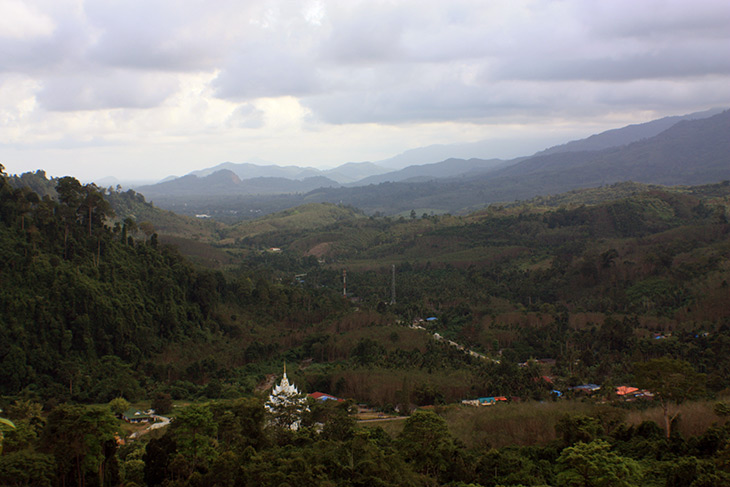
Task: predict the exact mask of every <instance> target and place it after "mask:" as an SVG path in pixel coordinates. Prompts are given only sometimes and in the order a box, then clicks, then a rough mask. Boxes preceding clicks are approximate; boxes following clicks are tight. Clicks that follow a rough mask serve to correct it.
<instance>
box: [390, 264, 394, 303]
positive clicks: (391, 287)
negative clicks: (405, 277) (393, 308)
mask: <svg viewBox="0 0 730 487" xmlns="http://www.w3.org/2000/svg"><path fill="white" fill-rule="evenodd" d="M390 304H395V264H393V281H392V283H391V285H390Z"/></svg>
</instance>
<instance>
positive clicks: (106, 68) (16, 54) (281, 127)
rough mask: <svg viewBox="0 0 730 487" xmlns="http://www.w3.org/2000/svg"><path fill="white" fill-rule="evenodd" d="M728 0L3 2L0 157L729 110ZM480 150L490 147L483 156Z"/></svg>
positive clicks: (36, 164) (538, 136) (115, 156)
mask: <svg viewBox="0 0 730 487" xmlns="http://www.w3.org/2000/svg"><path fill="white" fill-rule="evenodd" d="M729 26H730V2H728V1H727V0H692V1H688V0H640V1H638V0H626V1H624V0H604V1H587V0H553V1H548V0H542V1H540V0H534V1H530V0H504V1H500V0H465V1H461V0H448V1H444V0H414V1H378V0H365V1H349V0H332V1H329V0H311V1H310V0H300V1H284V0H271V1H246V0H230V1H229V0H215V1H204V0H86V1H84V0H0V163H2V164H3V165H4V166H5V168H6V171H7V172H9V173H20V172H24V171H28V170H35V169H39V168H42V169H45V170H46V171H47V172H48V174H50V175H54V176H62V175H66V174H71V175H74V176H76V177H79V178H81V179H88V178H100V177H103V176H110V175H113V176H116V177H118V178H120V179H150V178H151V179H155V178H162V177H165V176H168V175H171V174H175V175H183V174H186V173H188V172H190V171H192V170H195V169H202V168H205V167H210V166H213V165H216V164H219V163H221V162H225V161H232V162H246V161H250V160H266V161H271V162H272V163H277V164H281V165H290V164H297V165H307V166H314V167H320V168H323V167H333V166H336V165H339V164H342V163H345V162H349V161H366V160H369V161H377V160H380V159H385V158H388V157H391V156H394V155H396V154H398V153H400V152H403V151H405V150H407V149H411V148H415V147H420V146H427V145H430V144H451V143H462V142H474V141H479V140H485V139H487V140H493V141H494V153H493V154H490V155H491V156H494V157H502V158H507V157H514V156H518V155H527V154H530V153H532V152H535V151H536V150H539V149H542V148H545V147H547V146H548V145H554V144H557V143H562V142H566V141H568V140H570V139H574V138H582V137H585V136H588V135H590V134H592V133H597V132H600V131H603V130H606V129H610V128H616V127H620V126H624V125H627V124H631V123H638V122H645V121H649V120H652V119H655V118H660V117H662V116H666V115H679V114H685V113H690V112H693V111H699V110H704V109H708V108H712V107H730V27H729ZM482 155H484V154H482Z"/></svg>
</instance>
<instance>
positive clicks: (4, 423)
mask: <svg viewBox="0 0 730 487" xmlns="http://www.w3.org/2000/svg"><path fill="white" fill-rule="evenodd" d="M3 426H7V427H9V428H15V425H14V424H13V422H12V421H10V420H9V419H5V418H0V453H2V452H3Z"/></svg>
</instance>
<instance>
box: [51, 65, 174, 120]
mask: <svg viewBox="0 0 730 487" xmlns="http://www.w3.org/2000/svg"><path fill="white" fill-rule="evenodd" d="M177 87H178V85H177V81H176V80H174V79H172V78H170V77H165V76H161V75H155V74H140V73H129V72H124V71H108V72H96V73H79V74H77V75H73V76H61V77H53V78H49V79H47V80H46V81H45V82H44V87H43V89H42V90H41V91H40V92H39V93H38V95H37V96H38V101H39V102H40V103H41V105H42V106H43V107H44V108H46V109H48V110H53V111H73V110H100V109H109V108H150V107H154V106H157V105H159V104H160V103H162V102H163V101H164V100H165V99H166V98H167V97H168V96H170V95H171V94H172V93H174V92H175V91H176V90H177Z"/></svg>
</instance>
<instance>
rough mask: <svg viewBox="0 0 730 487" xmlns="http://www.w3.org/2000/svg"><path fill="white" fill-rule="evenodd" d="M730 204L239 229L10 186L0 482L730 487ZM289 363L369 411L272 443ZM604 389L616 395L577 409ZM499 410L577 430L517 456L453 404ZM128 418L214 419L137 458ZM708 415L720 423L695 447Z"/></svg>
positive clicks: (103, 198) (296, 375)
mask: <svg viewBox="0 0 730 487" xmlns="http://www.w3.org/2000/svg"><path fill="white" fill-rule="evenodd" d="M729 201H730V185H729V184H728V183H727V182H723V183H718V184H711V185H705V186H697V187H674V188H669V187H658V186H651V187H649V186H643V185H636V184H632V183H626V184H619V185H613V186H607V187H602V188H598V189H595V190H591V191H575V192H572V193H568V194H563V195H555V196H551V197H541V198H536V199H534V200H530V201H526V202H519V203H515V204H512V205H500V206H497V205H493V206H491V207H489V208H486V209H484V210H482V211H479V212H476V213H472V214H470V215H464V216H451V215H431V214H428V213H424V214H421V215H419V214H417V213H416V212H415V211H412V212H411V213H410V215H408V216H406V217H384V216H379V215H365V214H363V213H362V212H360V211H359V210H357V209H355V208H351V207H347V206H342V205H333V204H320V203H316V204H309V205H306V206H303V207H300V208H297V209H294V210H287V211H285V212H283V213H280V214H274V215H270V216H267V217H265V218H262V219H260V220H257V221H254V222H251V223H243V224H237V225H230V226H225V225H221V224H218V223H215V222H210V221H199V220H195V219H190V218H184V217H180V216H177V215H173V214H171V213H169V212H163V211H160V210H158V209H156V208H155V207H154V206H153V205H151V204H149V203H148V202H146V201H145V199H144V197H142V196H141V195H139V194H137V193H135V192H134V191H122V190H121V188H116V189H115V188H107V189H105V188H99V187H97V186H95V185H93V184H86V185H84V184H81V183H79V182H78V181H77V180H76V179H74V178H71V177H64V178H58V179H50V180H49V179H47V178H46V175H45V174H44V173H43V172H42V171H39V172H36V173H32V174H30V173H29V174H26V175H21V176H8V175H6V174H4V173H2V171H0V284H1V285H0V334H1V335H0V365H1V366H0V394H1V395H2V397H0V406H1V407H2V409H3V410H4V412H3V415H6V416H7V417H8V418H9V419H11V420H12V421H13V423H14V425H15V428H14V429H7V430H6V431H5V439H4V450H3V452H2V456H0V479H1V480H2V482H4V483H5V484H8V485H87V484H88V485H119V483H120V482H122V481H123V482H124V485H163V484H164V485H284V484H286V483H289V484H290V485H294V484H296V485H309V484H311V485H315V484H316V485H374V483H373V482H375V479H377V481H378V482H380V484H381V485H446V484H448V485H468V484H473V485H484V486H492V485H520V484H521V485H640V484H641V485H697V486H699V485H726V484H724V483H723V482H727V481H728V472H730V469H729V468H728V463H727V461H726V460H725V458H726V456H727V451H728V439H729V438H730V436H729V435H730V430H728V428H727V427H725V426H724V419H723V418H724V417H725V416H724V415H725V414H726V410H727V406H726V405H725V403H724V402H722V401H724V398H725V391H726V390H727V389H728V387H730V358H728V357H727V354H726V353H725V351H726V349H727V346H728V343H730V326H728V325H729V324H730V308H729V307H728V306H727V303H728V301H729V298H730V287H729V286H728V280H730V266H728V262H729V259H728V257H730V240H728V234H729V232H730V224H728V221H727V214H728V202H729ZM171 243H174V244H175V245H170V244H171ZM187 256H190V257H192V258H193V259H194V260H192V261H191V260H190V259H189V258H188V257H187ZM343 270H344V271H346V284H345V282H343V277H344V274H343ZM343 294H344V296H343ZM426 318H432V319H430V320H426ZM449 341H451V342H452V343H449ZM468 352H471V353H468ZM662 361H664V362H662ZM283 362H286V363H287V364H289V370H290V378H291V380H293V381H294V382H296V384H297V386H298V387H300V389H302V390H304V391H305V392H314V391H323V392H327V393H329V394H334V395H337V396H340V397H344V398H349V399H351V401H350V402H349V403H345V404H343V405H340V406H335V405H326V406H325V405H316V404H314V405H313V407H312V408H311V414H310V416H308V417H307V418H304V421H303V424H304V425H305V427H304V428H303V429H302V431H298V432H296V433H294V432H292V431H287V430H280V429H276V428H274V429H272V428H271V427H270V425H269V422H267V419H266V417H265V416H264V413H263V408H262V404H263V403H262V399H263V398H262V393H263V394H265V393H266V390H267V389H266V387H264V388H263V389H259V386H260V385H262V384H264V385H265V384H267V382H266V380H267V379H268V378H270V377H272V374H276V373H279V372H280V370H281V365H282V363H283ZM641 364H650V365H652V364H653V365H654V368H652V367H650V366H648V365H647V366H645V367H642V366H641ZM670 369H671V370H674V371H675V372H674V373H673V374H672V375H671V376H672V377H673V378H674V381H673V382H672V381H670V382H668V383H664V382H662V380H664V379H665V377H664V376H663V375H662V374H661V372H662V371H663V370H670ZM657 371H658V373H657ZM680 378H681V379H682V380H685V381H686V382H685V383H684V384H685V386H681V387H679V386H678V384H679V385H681V384H683V383H682V382H681V381H680ZM586 383H594V384H600V385H601V386H602V387H601V389H600V392H598V393H596V394H593V395H590V396H582V395H581V393H580V392H579V390H578V389H574V386H578V385H580V384H586ZM619 385H636V386H638V387H642V388H646V389H651V390H652V391H653V392H654V394H655V396H654V397H655V399H654V401H652V402H651V404H654V405H658V406H661V408H660V409H661V410H662V412H661V413H660V414H659V416H657V417H656V418H655V421H657V422H658V424H659V425H658V426H657V424H655V423H649V422H646V423H642V422H641V421H635V420H632V419H630V418H629V417H628V416H627V414H628V413H629V412H630V413H631V414H635V413H636V414H638V413H637V411H641V410H642V409H646V408H647V407H649V405H650V404H649V403H648V402H643V403H641V402H637V403H623V402H619V403H615V401H616V396H615V394H613V391H614V390H615V387H616V386H619ZM689 385H692V387H689ZM554 390H557V391H560V392H561V393H562V398H561V399H560V401H557V402H555V403H553V402H552V401H554V400H556V399H557V396H556V394H555V393H554V392H553V391H554ZM257 391H258V392H257ZM262 391H263V392H262ZM486 396H505V397H506V398H508V399H509V400H510V401H512V402H515V403H517V402H518V401H524V403H523V404H531V403H533V402H534V404H541V403H540V402H539V401H546V403H543V404H555V405H556V406H555V407H558V408H562V409H559V410H560V411H562V412H563V413H570V414H569V415H567V416H564V415H561V416H558V415H556V416H555V417H554V418H553V419H551V420H550V421H544V423H545V424H546V425H549V427H548V426H544V427H543V428H542V429H541V430H540V431H541V433H540V434H538V435H536V438H537V437H539V438H543V439H542V440H539V442H537V440H532V441H528V440H517V439H516V438H517V437H516V436H513V437H511V438H512V439H511V440H507V441H508V442H509V441H512V442H513V443H514V444H513V446H511V447H507V446H505V445H504V444H503V443H497V437H498V435H497V434H496V433H493V434H492V436H491V439H490V438H486V439H485V438H481V439H477V436H478V435H477V434H478V433H479V432H480V431H493V430H490V429H489V428H491V426H487V425H485V424H482V423H480V422H482V421H484V419H483V418H482V419H480V418H481V417H477V416H475V417H473V418H472V417H471V416H470V415H469V414H470V413H467V412H465V411H467V410H463V409H461V408H459V407H456V406H447V405H448V404H453V403H458V402H459V401H461V400H463V399H473V398H477V397H486ZM122 397H123V398H124V399H125V400H127V401H132V402H136V401H143V402H144V401H150V400H152V399H155V398H157V399H158V400H160V398H163V399H164V398H166V400H172V401H178V402H179V401H193V402H194V404H195V405H194V406H191V407H189V408H185V409H182V410H179V411H177V412H175V416H176V421H175V422H173V426H170V427H169V428H168V429H166V430H164V431H163V432H162V433H160V434H159V435H155V436H150V437H148V438H146V439H144V440H140V441H136V442H133V443H131V444H129V445H125V446H123V447H119V446H118V445H117V444H116V440H115V439H114V438H115V434H118V433H119V423H118V420H117V419H115V418H114V417H113V416H112V415H111V412H110V410H109V408H108V407H106V406H103V407H101V406H98V404H99V403H108V402H109V401H112V400H117V399H119V398H122ZM566 398H567V399H566ZM580 398H583V400H584V401H588V404H589V406H585V407H586V408H588V409H585V410H581V411H580V413H579V414H576V413H575V411H574V410H573V409H572V408H575V407H583V406H579V405H580V404H585V402H584V401H581V400H578V399H580ZM596 398H600V399H601V401H614V404H615V405H614V406H606V408H607V409H606V408H604V409H601V408H599V407H598V406H597V405H595V404H594V403H595V402H597V399H596ZM697 399H705V400H707V399H709V400H710V401H711V403H710V406H707V404H705V406H702V407H705V408H708V407H709V409H710V414H711V417H712V418H715V420H716V421H717V424H716V425H715V426H713V427H711V428H709V429H708V428H707V426H703V427H701V426H695V427H690V426H689V425H687V424H685V425H684V426H683V423H682V421H683V416H682V414H681V411H686V410H684V409H681V408H682V407H684V406H683V405H685V404H686V403H687V401H693V400H697ZM718 401H719V402H718ZM353 402H361V403H367V404H369V405H371V406H374V407H376V408H378V409H379V410H381V411H383V412H386V413H387V412H393V411H395V410H397V411H400V412H402V413H408V412H410V411H412V410H413V409H414V408H415V407H423V406H434V405H435V406H436V407H437V408H438V409H437V412H438V414H434V413H433V412H428V413H426V412H418V413H414V414H413V415H412V416H411V417H410V418H409V419H408V420H407V421H405V423H401V424H402V431H401V432H399V433H394V434H392V435H391V434H388V433H386V432H384V431H383V430H381V429H363V428H362V427H359V426H357V425H355V424H354V423H353V420H352V418H351V416H350V414H348V408H349V407H351V406H352V403H353ZM713 402H717V407H715V409H714V410H713V408H712V404H713ZM92 404H97V406H93V405H92ZM158 404H162V403H161V402H158ZM572 404H575V406H572ZM568 405H571V406H568ZM330 406H333V407H330ZM501 407H502V405H498V406H495V407H494V408H495V410H497V409H499V408H501ZM515 407H516V406H515ZM525 407H527V406H525ZM697 407H700V406H697ZM723 408H725V409H723ZM541 411H542V412H540V413H539V414H546V413H545V410H541ZM703 411H706V409H705V410H703ZM530 414H532V413H530ZM535 414H538V413H535ZM706 416H707V415H706ZM688 417H690V416H688ZM466 421H468V422H469V423H468V424H469V425H470V426H469V427H468V428H465V427H464V428H463V429H460V426H459V425H460V424H462V425H463V424H464V422H466ZM318 423H319V424H321V425H323V426H321V425H320V426H317V424H318ZM480 424H481V426H479V425H480ZM507 424H509V420H504V421H503V422H502V425H503V426H504V425H507ZM703 424H704V423H703ZM480 428H482V429H480ZM683 428H684V429H683ZM693 428H694V429H693ZM78 429H81V430H82V431H86V436H83V437H82V436H76V435H78V431H77V430H78ZM467 430H468V431H470V433H465V431H467ZM453 431H456V433H454V432H453ZM546 431H547V433H545V432H546ZM683 434H684V435H690V436H692V437H691V438H690V437H685V436H683ZM84 438H85V439H84ZM424 438H427V440H424ZM500 441H502V440H500ZM463 442H468V443H463ZM62 443H65V444H70V445H74V447H73V448H65V449H64V448H61V447H59V446H58V445H60V444H62ZM20 472H25V473H24V474H23V475H25V476H23V475H21V473H20ZM581 482H582V483H581ZM591 482H592V483H591ZM693 482H694V483H693Z"/></svg>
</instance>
